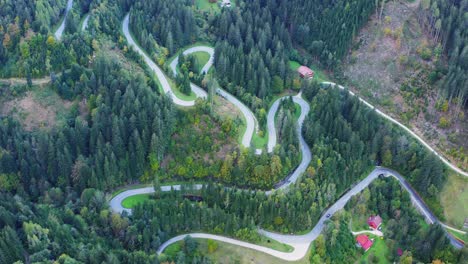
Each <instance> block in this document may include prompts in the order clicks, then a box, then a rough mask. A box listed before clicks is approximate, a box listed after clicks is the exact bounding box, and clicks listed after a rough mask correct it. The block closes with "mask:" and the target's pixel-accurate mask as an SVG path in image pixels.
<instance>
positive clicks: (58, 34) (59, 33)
mask: <svg viewBox="0 0 468 264" xmlns="http://www.w3.org/2000/svg"><path fill="white" fill-rule="evenodd" d="M72 7H73V0H68V2H67V6H66V7H65V15H64V16H63V21H62V24H60V26H59V27H58V28H57V30H56V31H55V33H54V36H55V38H56V39H58V40H60V39H61V38H62V34H63V31H64V30H65V24H66V22H67V15H68V13H69V12H70V10H71V9H72Z"/></svg>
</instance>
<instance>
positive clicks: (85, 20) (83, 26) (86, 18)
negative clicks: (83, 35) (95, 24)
mask: <svg viewBox="0 0 468 264" xmlns="http://www.w3.org/2000/svg"><path fill="white" fill-rule="evenodd" d="M90 16H91V15H90V14H87V15H86V16H85V18H84V20H83V25H81V31H85V30H86V29H87V28H88V22H89V17H90Z"/></svg>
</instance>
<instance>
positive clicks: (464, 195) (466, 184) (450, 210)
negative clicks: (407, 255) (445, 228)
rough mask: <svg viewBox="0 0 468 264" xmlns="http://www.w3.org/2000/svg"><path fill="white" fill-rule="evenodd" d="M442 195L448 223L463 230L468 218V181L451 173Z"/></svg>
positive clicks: (441, 200) (441, 198) (441, 199)
mask: <svg viewBox="0 0 468 264" xmlns="http://www.w3.org/2000/svg"><path fill="white" fill-rule="evenodd" d="M439 193H440V202H441V204H442V207H443V208H444V216H445V219H446V223H447V224H448V225H451V226H453V227H454V228H458V229H461V228H462V227H463V222H464V221H465V218H466V217H468V206H467V205H468V179H467V178H464V177H461V176H459V175H457V174H455V173H450V174H449V175H448V178H447V182H446V184H445V186H444V188H443V190H442V191H441V192H439Z"/></svg>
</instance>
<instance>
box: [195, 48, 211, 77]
mask: <svg viewBox="0 0 468 264" xmlns="http://www.w3.org/2000/svg"><path fill="white" fill-rule="evenodd" d="M192 55H193V56H195V58H196V60H197V66H198V67H197V72H198V73H200V72H201V70H202V69H203V66H205V64H206V63H207V62H208V60H210V54H208V53H207V52H203V51H197V52H194V53H192Z"/></svg>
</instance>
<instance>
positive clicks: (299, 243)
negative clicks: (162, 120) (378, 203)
mask: <svg viewBox="0 0 468 264" xmlns="http://www.w3.org/2000/svg"><path fill="white" fill-rule="evenodd" d="M380 175H383V176H385V177H394V178H395V179H396V180H398V181H399V182H400V184H401V185H402V187H403V188H404V189H405V190H406V191H408V192H409V194H410V197H411V200H412V202H413V204H414V205H415V207H416V208H417V209H418V211H420V212H421V213H422V215H423V216H424V218H425V219H426V221H427V222H429V223H440V222H439V220H438V219H437V218H436V217H435V216H434V215H433V214H432V212H431V211H430V210H429V209H428V208H427V206H426V205H425V204H424V202H423V201H422V200H421V198H420V197H419V196H418V195H417V194H416V193H415V192H414V190H413V189H412V187H411V186H410V185H409V184H408V182H406V180H405V179H404V178H403V177H402V176H401V175H400V174H398V173H397V172H395V171H393V170H390V169H386V168H382V167H377V168H376V169H374V170H373V171H372V172H371V173H370V174H369V175H368V176H367V177H366V178H364V179H363V180H361V181H360V182H359V183H357V184H356V185H354V186H353V187H352V188H351V189H350V190H349V191H348V192H346V193H345V194H344V195H343V196H342V197H340V198H339V199H338V201H336V202H335V203H334V204H333V205H332V206H330V207H329V208H328V209H327V210H325V212H324V213H323V214H322V217H321V218H320V219H319V221H318V222H317V224H316V225H315V227H314V228H313V229H312V230H311V231H310V232H308V233H307V234H304V235H284V234H278V233H273V232H269V231H266V230H263V229H259V233H260V234H262V235H264V236H266V237H269V238H271V239H274V240H277V241H278V242H280V243H284V244H288V245H290V246H292V247H293V248H294V250H293V251H292V252H281V251H277V250H274V249H271V248H267V247H263V246H259V245H255V244H252V243H247V242H244V241H240V240H236V239H232V238H228V237H224V236H218V235H212V234H206V233H190V234H183V235H179V236H176V237H173V238H171V239H170V240H168V241H166V242H165V243H163V244H162V245H161V246H160V247H159V248H158V253H161V252H163V251H164V249H165V248H166V247H168V246H169V245H171V244H172V243H175V242H177V241H180V240H183V239H184V238H185V236H187V235H190V236H192V237H195V238H205V239H214V240H219V241H222V242H226V243H230V244H234V245H237V246H241V247H247V248H251V249H254V250H258V251H261V252H264V253H267V254H270V255H272V256H275V257H277V258H281V259H283V260H287V261H296V260H300V259H302V258H303V257H304V256H305V255H306V254H307V251H308V249H309V246H310V243H312V242H313V241H314V240H315V239H316V238H317V237H318V236H319V235H320V233H321V232H322V231H323V228H324V227H325V225H326V221H327V220H329V219H330V217H331V216H333V215H334V214H335V213H336V212H338V211H339V210H341V209H343V208H344V206H345V205H346V203H347V202H348V201H349V200H350V199H351V197H353V196H354V195H356V194H358V193H360V192H361V191H362V190H364V189H365V188H366V187H367V186H369V184H370V183H372V182H373V181H374V180H375V179H377V178H378V177H379V176H380ZM171 188H173V189H175V190H179V189H180V185H174V186H163V187H161V190H162V191H169V190H171ZM194 188H195V189H200V188H201V185H195V186H194ZM152 192H154V189H153V188H152V187H147V188H141V189H135V190H128V191H125V192H122V193H120V194H118V195H117V196H115V197H114V198H113V199H112V200H111V202H110V206H111V209H112V210H113V211H114V212H119V213H121V212H123V211H127V212H129V213H131V210H129V209H125V208H123V207H122V205H121V203H122V201H123V200H124V199H125V198H127V197H130V196H133V195H136V194H145V193H152ZM447 237H448V238H449V239H450V242H451V244H452V245H453V246H455V247H456V248H462V247H463V244H462V243H460V242H459V241H457V240H456V239H455V238H453V236H451V235H449V234H448V233H447Z"/></svg>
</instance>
